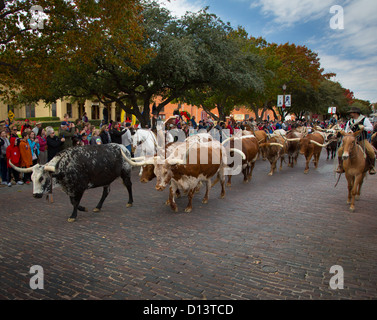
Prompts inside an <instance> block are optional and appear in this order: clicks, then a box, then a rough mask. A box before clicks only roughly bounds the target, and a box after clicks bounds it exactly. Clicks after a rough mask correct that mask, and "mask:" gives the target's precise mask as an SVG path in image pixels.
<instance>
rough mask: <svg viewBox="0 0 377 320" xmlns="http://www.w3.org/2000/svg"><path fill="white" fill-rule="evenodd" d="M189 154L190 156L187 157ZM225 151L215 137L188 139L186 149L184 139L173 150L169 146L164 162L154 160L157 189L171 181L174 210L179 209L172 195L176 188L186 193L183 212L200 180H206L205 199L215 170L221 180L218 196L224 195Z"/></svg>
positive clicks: (171, 202) (170, 190)
mask: <svg viewBox="0 0 377 320" xmlns="http://www.w3.org/2000/svg"><path fill="white" fill-rule="evenodd" d="M235 151H236V150H235ZM237 151H239V150H237ZM189 154H190V157H188V155H189ZM192 155H194V157H193V156H192ZM224 155H225V148H224V147H223V146H222V145H221V143H220V142H218V141H216V140H214V141H209V142H201V143H200V142H198V141H195V142H194V143H191V146H190V147H189V149H187V147H186V143H183V144H180V145H179V146H177V148H176V149H175V150H172V153H171V155H170V156H169V157H168V158H167V159H166V160H165V161H164V162H163V163H158V162H157V163H156V164H155V166H154V173H155V175H156V177H157V183H156V190H158V191H162V190H164V189H165V188H166V187H167V186H168V185H169V183H170V189H169V204H170V207H171V208H172V210H174V211H175V212H178V207H177V204H176V203H175V201H174V196H175V194H176V191H177V190H179V189H180V190H183V191H184V192H185V193H187V195H188V204H187V207H186V209H185V212H191V211H192V199H193V196H194V193H195V191H196V189H197V187H198V185H199V184H200V183H201V182H205V183H206V193H205V195H204V198H203V200H202V202H203V203H207V202H208V195H209V188H210V184H211V178H212V177H213V176H215V175H216V174H217V179H218V180H220V183H221V198H224V197H225V188H224V184H225V183H224V182H225V176H224V171H225V167H226V163H225V161H224V159H223V157H224ZM188 158H189V159H190V161H189V162H188V161H187V159H188ZM203 158H204V159H203ZM192 160H194V161H192ZM214 184H215V183H214ZM214 184H212V185H214Z"/></svg>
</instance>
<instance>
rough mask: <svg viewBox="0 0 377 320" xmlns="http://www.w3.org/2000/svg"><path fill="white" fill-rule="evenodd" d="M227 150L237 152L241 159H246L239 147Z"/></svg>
mask: <svg viewBox="0 0 377 320" xmlns="http://www.w3.org/2000/svg"><path fill="white" fill-rule="evenodd" d="M229 151H233V152H235V153H238V154H239V155H240V156H241V157H242V160H245V159H246V156H245V154H244V153H243V152H242V151H241V150H239V149H236V148H230V149H229Z"/></svg>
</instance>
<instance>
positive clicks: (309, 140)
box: [285, 132, 330, 173]
mask: <svg viewBox="0 0 377 320" xmlns="http://www.w3.org/2000/svg"><path fill="white" fill-rule="evenodd" d="M285 140H286V141H300V154H303V155H304V156H305V159H306V163H305V170H304V173H308V172H309V162H310V160H311V158H312V157H313V156H314V167H315V168H316V169H317V168H318V162H319V157H320V155H321V151H322V147H326V146H327V145H328V144H330V142H328V143H327V144H323V142H324V141H325V138H324V137H323V135H322V134H320V133H319V132H314V133H310V134H308V135H306V136H305V137H303V138H301V139H299V138H296V139H285Z"/></svg>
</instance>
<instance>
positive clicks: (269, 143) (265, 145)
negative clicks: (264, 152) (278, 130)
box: [259, 142, 284, 148]
mask: <svg viewBox="0 0 377 320" xmlns="http://www.w3.org/2000/svg"><path fill="white" fill-rule="evenodd" d="M270 146H278V147H280V148H284V145H282V144H281V143H276V142H266V143H261V144H260V145H259V147H261V148H263V147H270Z"/></svg>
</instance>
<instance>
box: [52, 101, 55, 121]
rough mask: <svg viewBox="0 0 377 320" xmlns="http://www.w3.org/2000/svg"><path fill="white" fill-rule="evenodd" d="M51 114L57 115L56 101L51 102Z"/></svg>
mask: <svg viewBox="0 0 377 320" xmlns="http://www.w3.org/2000/svg"><path fill="white" fill-rule="evenodd" d="M51 116H52V117H56V103H55V102H54V103H52V104H51Z"/></svg>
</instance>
